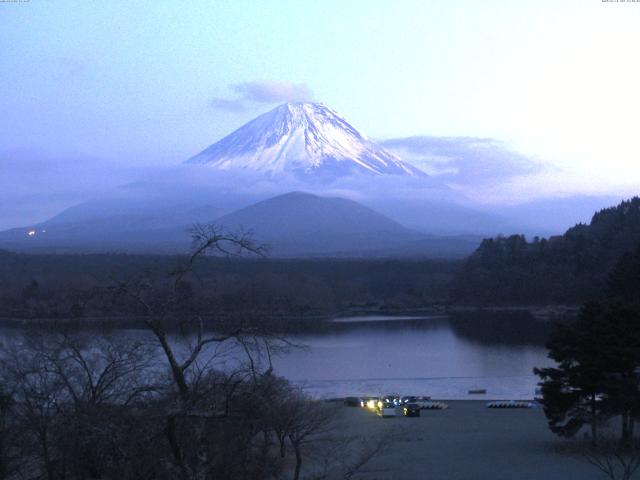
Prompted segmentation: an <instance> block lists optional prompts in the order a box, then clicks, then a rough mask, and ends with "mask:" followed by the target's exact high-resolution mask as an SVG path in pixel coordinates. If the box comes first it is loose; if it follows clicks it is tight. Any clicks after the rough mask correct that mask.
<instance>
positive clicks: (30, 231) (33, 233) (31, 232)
mask: <svg viewBox="0 0 640 480" xmlns="http://www.w3.org/2000/svg"><path fill="white" fill-rule="evenodd" d="M35 234H36V231H35V230H29V231H28V232H27V235H29V236H30V237H33V236H34V235H35Z"/></svg>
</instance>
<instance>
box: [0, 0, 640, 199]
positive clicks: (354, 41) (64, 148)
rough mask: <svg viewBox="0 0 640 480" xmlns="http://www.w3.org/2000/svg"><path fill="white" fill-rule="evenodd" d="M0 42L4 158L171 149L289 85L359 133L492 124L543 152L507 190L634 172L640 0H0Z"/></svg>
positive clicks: (212, 137) (607, 179) (198, 143)
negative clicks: (538, 168)
mask: <svg viewBox="0 0 640 480" xmlns="http://www.w3.org/2000/svg"><path fill="white" fill-rule="evenodd" d="M0 45H1V46H2V47H1V49H0V73H1V75H0V92H1V93H0V112H1V115H0V132H2V133H1V134H0V157H2V156H3V155H4V158H7V155H8V156H11V155H14V152H20V155H21V157H20V158H24V157H29V155H32V156H33V155H38V156H41V157H44V158H60V157H67V156H68V157H72V158H76V159H77V158H84V157H86V158H87V160H86V162H91V161H93V160H91V159H99V160H100V161H101V162H107V163H109V162H111V164H114V165H116V166H117V167H127V168H128V167H135V166H138V165H147V166H148V165H172V164H177V163H180V162H181V161H183V160H184V159H186V158H188V157H190V156H191V155H193V154H195V153H197V152H198V151H200V150H202V149H203V148H204V147H206V146H208V145H210V144H212V143H214V142H215V141H217V140H218V139H220V138H221V137H223V136H224V135H225V134H227V133H230V132H231V131H232V130H234V129H235V128H237V127H239V126H240V125H242V124H243V123H245V122H246V121H248V120H250V119H251V118H253V117H255V116H256V115H257V114H259V113H262V112H264V111H266V110H269V109H270V108H272V107H273V106H275V104H277V103H278V102H279V101H280V100H281V98H280V97H282V99H285V97H291V98H298V97H300V98H303V99H304V98H311V99H313V100H316V101H322V102H324V103H326V104H327V105H329V106H330V107H332V108H333V109H335V110H336V111H338V112H339V113H340V114H342V115H343V116H344V117H345V118H346V119H347V120H348V121H349V122H351V123H352V124H353V125H354V126H356V127H357V128H359V129H360V130H362V131H363V132H364V133H366V134H367V135H368V136H370V137H373V138H379V139H389V138H396V137H407V136H412V135H430V136H447V137H452V136H465V137H483V138H492V139H497V140H499V141H503V142H506V145H508V146H509V147H510V148H513V149H514V150H516V151H517V152H519V153H520V154H524V155H527V156H530V157H532V158H534V159H535V160H536V161H540V162H543V163H545V164H548V165H549V166H550V167H551V168H549V169H547V171H546V172H545V173H540V174H537V175H536V176H528V177H519V178H514V179H512V181H510V182H509V183H507V184H505V185H502V186H501V187H500V189H501V190H500V191H501V192H503V193H504V192H506V194H507V195H509V192H513V195H516V194H520V196H522V195H523V192H524V194H525V195H528V194H531V195H532V196H535V195H539V194H540V193H541V192H550V193H558V192H559V193H573V192H586V193H595V192H600V193H602V192H605V193H616V194H619V193H622V194H628V195H629V194H632V193H637V191H636V187H637V186H638V185H639V184H640V141H639V139H640V135H639V134H638V125H639V122H638V121H637V115H638V112H640V62H639V61H638V47H639V46H640V3H631V2H625V3H610V2H602V1H601V0H574V1H570V0H565V1H563V0H530V1H525V0H521V1H508V0H502V1H491V0H483V1H477V0H468V1H462V0H460V1H455V0H443V1H426V0H417V1H409V0H406V1H372V0H365V1H353V0H340V1H318V2H311V1H300V0H297V1H275V0H264V1H255V0H252V1H239V0H231V1H215V2H212V1H205V0H203V1H189V2H178V1H160V0H152V1H151V0H150V1H110V2H106V1H101V2H97V1H96V2H94V1H84V0H78V1H64V0H55V1H46V0H31V1H26V2H15V3H12V2H0ZM7 152H8V153H7ZM25 152H27V153H25ZM15 163H16V161H15V158H14V161H13V163H12V162H5V163H4V164H3V163H2V161H0V177H2V176H5V178H7V175H8V173H7V172H8V171H7V168H8V166H10V165H14V166H15ZM36 163H38V162H36ZM3 165H4V167H3ZM25 168H26V169H27V172H26V173H27V174H29V175H33V177H34V178H35V177H39V180H42V177H43V176H45V175H47V172H46V169H42V168H36V167H34V169H33V171H29V170H28V161H27V160H25ZM2 169H4V171H3V170H2ZM107 176H108V175H107ZM1 181H2V179H1V178H0V183H1ZM12 182H13V180H12ZM13 183H15V182H13ZM527 192H528V193H527ZM487 196H488V197H490V194H489V193H487Z"/></svg>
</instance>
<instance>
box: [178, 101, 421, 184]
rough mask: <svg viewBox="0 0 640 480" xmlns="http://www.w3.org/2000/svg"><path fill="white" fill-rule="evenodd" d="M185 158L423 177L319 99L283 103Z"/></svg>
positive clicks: (273, 172)
mask: <svg viewBox="0 0 640 480" xmlns="http://www.w3.org/2000/svg"><path fill="white" fill-rule="evenodd" d="M186 163H192V164H206V165H208V166H211V167H214V168H217V169H221V170H232V169H247V170H254V171H258V172H264V173H266V174H268V175H269V176H272V177H273V176H277V175H278V174H282V173H291V174H294V175H295V176H297V177H299V178H305V179H309V180H312V179H315V178H319V179H322V180H333V179H335V178H338V177H342V176H345V175H352V174H355V173H365V174H371V175H389V174H391V175H405V176H411V177H426V176H427V175H426V174H425V173H424V172H422V171H421V170H419V169H417V168H416V167H414V166H412V165H410V164H408V163H406V162H404V161H402V160H401V159H400V158H398V157H397V156H395V155H394V154H392V153H390V152H388V151H386V150H385V149H383V148H382V147H380V146H379V145H376V144H375V143H374V142H372V141H371V140H369V139H368V138H367V137H366V136H364V135H363V134H361V133H360V132H358V131H357V130H356V129H355V128H353V127H352V126H351V125H349V123H347V122H346V121H345V120H344V119H343V118H342V117H340V116H339V115H338V114H337V113H336V112H334V111H333V110H331V109H330V108H328V107H327V106H325V105H323V104H321V103H286V104H283V105H280V106H279V107H276V108H275V109H273V110H271V111H270V112H267V113H265V114H263V115H260V116H259V117H257V118H255V119H254V120H252V121H250V122H249V123H247V124H245V125H244V126H242V127H240V128H239V129H238V130H236V131H235V132H233V133H231V134H230V135H228V136H227V137H225V138H223V139H222V140H220V141H219V142H217V143H214V144H213V145H211V146H210V147H209V148H207V149H206V150H204V151H202V152H201V153H199V154H198V155H196V156H194V157H192V158H190V159H189V160H187V162H186Z"/></svg>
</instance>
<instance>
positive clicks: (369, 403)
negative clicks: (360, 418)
mask: <svg viewBox="0 0 640 480" xmlns="http://www.w3.org/2000/svg"><path fill="white" fill-rule="evenodd" d="M377 405H378V399H377V398H376V397H363V398H361V399H360V406H361V407H362V408H367V409H369V410H375V409H376V407H377Z"/></svg>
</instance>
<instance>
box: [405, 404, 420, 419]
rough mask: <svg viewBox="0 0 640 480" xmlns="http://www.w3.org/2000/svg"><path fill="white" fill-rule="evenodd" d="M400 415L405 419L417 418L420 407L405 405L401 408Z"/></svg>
mask: <svg viewBox="0 0 640 480" xmlns="http://www.w3.org/2000/svg"><path fill="white" fill-rule="evenodd" d="M402 414H403V415H404V416H405V417H419V416H420V405H418V404H417V403H407V404H405V406H404V407H402Z"/></svg>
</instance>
